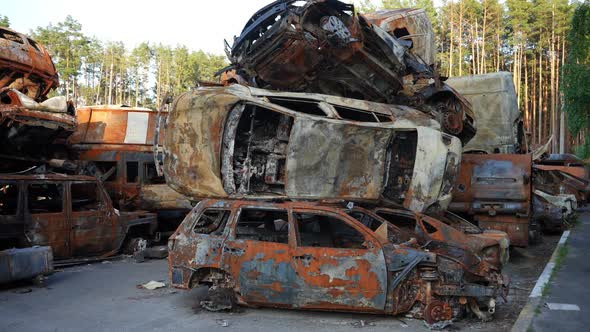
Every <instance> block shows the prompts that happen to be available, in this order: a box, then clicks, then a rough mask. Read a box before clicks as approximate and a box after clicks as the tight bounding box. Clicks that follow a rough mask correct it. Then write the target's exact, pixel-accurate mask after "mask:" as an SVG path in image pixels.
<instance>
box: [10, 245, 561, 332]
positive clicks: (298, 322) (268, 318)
mask: <svg viewBox="0 0 590 332" xmlns="http://www.w3.org/2000/svg"><path fill="white" fill-rule="evenodd" d="M558 239H559V235H551V236H545V238H544V241H543V242H542V243H541V244H538V245H534V246H531V247H529V248H526V249H523V248H520V249H519V248H514V249H511V257H510V263H509V264H508V266H507V267H506V271H505V272H506V274H507V275H509V276H510V278H511V285H512V287H511V290H510V294H509V297H508V303H503V301H502V300H499V303H498V306H497V308H498V309H497V312H496V315H495V317H494V320H493V321H491V322H487V323H481V322H479V321H477V320H476V319H474V318H466V319H463V320H461V321H458V322H456V323H455V324H454V325H452V326H450V327H448V328H447V330H449V331H459V330H460V331H507V330H509V329H510V327H511V326H512V323H513V322H514V321H515V320H516V317H517V316H518V314H519V312H520V309H521V308H522V307H523V306H524V304H525V302H526V298H527V296H528V294H529V293H530V290H531V289H532V288H533V286H534V284H535V282H536V280H537V276H538V275H539V274H540V273H541V271H542V270H543V268H544V266H545V263H546V261H547V260H548V259H549V257H550V256H551V253H552V251H553V248H554V246H555V244H556V243H557V241H558ZM150 280H156V281H163V282H165V283H168V265H167V261H166V260H151V261H146V262H144V263H135V262H134V261H133V260H131V259H130V258H125V259H119V260H114V261H109V262H103V263H94V264H86V265H80V266H74V267H69V268H63V269H59V270H58V271H57V272H56V273H55V274H53V275H51V276H49V277H48V278H47V280H46V282H45V285H44V286H43V287H35V286H32V285H31V284H27V283H19V284H17V285H10V286H6V285H5V286H1V287H0V331H74V330H76V331H80V330H88V331H96V330H101V331H107V330H108V331H110V330H124V331H145V330H148V331H153V330H162V331H168V330H178V331H195V330H197V331H198V330H207V331H229V330H235V331H238V330H239V331H261V330H262V331H264V330H277V331H314V332H317V331H334V330H336V329H337V330H338V331H355V330H357V329H359V328H363V329H368V330H370V331H390V332H391V331H429V330H428V329H427V328H426V327H425V326H424V323H423V322H422V321H419V320H415V319H410V318H405V317H389V316H376V315H365V314H351V313H336V312H309V311H295V310H279V309H266V308H258V309H253V308H243V309H239V310H238V311H236V312H230V313H227V312H216V313H212V312H208V311H206V310H204V309H201V308H200V307H199V302H200V299H201V298H202V297H203V296H204V295H205V293H206V291H205V290H204V289H195V290H192V291H179V290H175V289H171V288H168V287H165V288H160V289H156V290H151V291H150V290H145V289H139V288H137V285H138V284H141V283H145V282H148V281H150Z"/></svg>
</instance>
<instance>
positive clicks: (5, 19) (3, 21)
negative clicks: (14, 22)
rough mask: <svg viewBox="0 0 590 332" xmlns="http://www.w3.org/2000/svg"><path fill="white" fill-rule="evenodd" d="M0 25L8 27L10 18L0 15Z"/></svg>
mask: <svg viewBox="0 0 590 332" xmlns="http://www.w3.org/2000/svg"><path fill="white" fill-rule="evenodd" d="M0 27H5V28H8V27H10V20H9V19H8V16H4V15H0Z"/></svg>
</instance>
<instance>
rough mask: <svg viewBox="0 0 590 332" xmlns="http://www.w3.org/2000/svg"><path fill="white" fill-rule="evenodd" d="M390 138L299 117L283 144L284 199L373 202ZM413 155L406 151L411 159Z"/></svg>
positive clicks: (383, 132) (381, 131) (385, 132)
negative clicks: (363, 200)
mask: <svg viewBox="0 0 590 332" xmlns="http://www.w3.org/2000/svg"><path fill="white" fill-rule="evenodd" d="M393 135H395V133H394V131H392V130H391V129H388V128H374V127H360V126H352V125H350V124H348V123H345V122H327V121H317V120H316V119H311V118H306V117H301V118H300V119H298V120H297V121H295V124H294V126H293V129H292V135H291V137H292V138H291V141H290V142H289V149H288V156H287V179H288V180H287V186H286V193H287V195H288V196H291V197H301V198H336V197H337V198H344V199H351V198H352V199H367V200H377V199H379V197H380V195H381V192H382V190H383V187H384V183H383V181H384V180H385V177H384V176H383V174H384V171H385V167H386V163H387V158H388V154H390V153H391V152H389V151H390V147H389V144H390V142H391V140H392V137H393ZM415 151H416V150H414V151H411V152H409V153H414V158H415ZM405 157H407V158H408V159H414V158H413V156H412V155H408V156H405ZM412 161H413V160H412ZM412 166H413V165H412ZM443 167H444V166H443ZM410 172H411V171H410ZM410 181H411V180H410ZM410 181H408V182H410ZM404 189H405V190H404V191H406V190H407V188H404Z"/></svg>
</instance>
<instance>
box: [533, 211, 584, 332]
mask: <svg viewBox="0 0 590 332" xmlns="http://www.w3.org/2000/svg"><path fill="white" fill-rule="evenodd" d="M588 239H590V214H589V213H584V214H581V215H580V222H579V223H578V225H577V226H576V227H575V228H574V229H573V230H572V233H571V235H570V238H569V240H568V241H567V243H566V246H565V247H566V248H567V249H566V251H565V252H563V253H562V254H561V255H560V258H558V261H559V263H557V264H558V265H560V267H559V269H558V270H557V271H555V272H554V273H553V276H552V278H551V281H550V282H549V285H548V289H547V290H546V291H545V292H544V294H545V296H544V297H543V299H542V301H541V304H540V307H539V308H538V309H537V310H536V311H535V317H534V318H533V322H532V325H531V330H533V331H587V329H588V326H590V315H588V314H587V313H588V310H589V309H590V289H589V288H588V287H586V283H587V282H588V276H589V275H590V260H589V259H588V253H589V252H590V241H589V240H588Z"/></svg>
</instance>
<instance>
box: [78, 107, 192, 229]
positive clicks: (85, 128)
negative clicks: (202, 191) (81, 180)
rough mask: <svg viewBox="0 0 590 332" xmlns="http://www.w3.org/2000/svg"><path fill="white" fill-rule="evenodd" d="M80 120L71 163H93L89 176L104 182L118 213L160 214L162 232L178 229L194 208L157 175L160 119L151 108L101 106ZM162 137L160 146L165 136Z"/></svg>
mask: <svg viewBox="0 0 590 332" xmlns="http://www.w3.org/2000/svg"><path fill="white" fill-rule="evenodd" d="M162 115H163V116H165V115H166V114H165V113H164V114H162ZM76 116H77V121H78V127H77V129H76V131H75V132H74V133H73V134H72V135H71V136H70V137H69V139H68V149H69V150H70V152H71V158H72V159H73V160H80V161H84V162H91V163H92V165H91V168H92V167H93V168H92V169H90V170H89V171H90V172H93V173H94V174H97V175H98V176H100V177H101V178H102V180H103V182H104V187H105V188H106V190H107V192H108V193H109V195H110V196H111V199H112V200H113V202H114V203H115V206H116V207H117V208H119V209H121V210H124V211H132V210H137V209H140V210H148V211H154V212H157V213H158V220H159V221H160V223H161V225H160V226H161V227H163V228H169V230H170V231H172V230H173V229H175V228H176V226H178V224H180V222H181V221H182V219H184V216H186V214H187V213H188V212H189V211H190V209H192V205H191V202H190V201H189V200H188V199H187V198H186V197H184V196H182V195H181V194H179V193H178V192H176V191H174V190H173V189H172V188H170V187H169V186H168V185H166V182H165V179H164V177H163V176H159V175H158V174H157V170H156V165H155V162H154V155H153V146H154V143H155V140H156V138H155V137H156V127H158V122H159V121H160V118H159V116H158V113H157V112H154V111H152V110H150V109H147V108H138V107H127V106H118V105H97V106H85V107H80V108H78V109H77V110H76ZM158 134H159V135H160V137H159V139H158V140H159V142H160V143H161V142H163V139H164V137H165V131H164V130H159V131H158ZM168 223H170V224H171V225H169V226H170V227H167V226H166V224H168ZM160 230H164V229H160Z"/></svg>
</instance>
